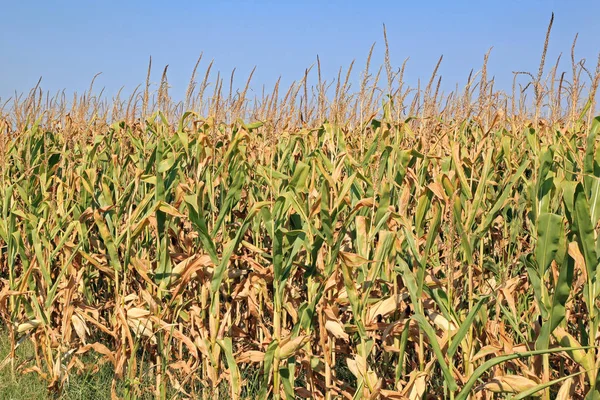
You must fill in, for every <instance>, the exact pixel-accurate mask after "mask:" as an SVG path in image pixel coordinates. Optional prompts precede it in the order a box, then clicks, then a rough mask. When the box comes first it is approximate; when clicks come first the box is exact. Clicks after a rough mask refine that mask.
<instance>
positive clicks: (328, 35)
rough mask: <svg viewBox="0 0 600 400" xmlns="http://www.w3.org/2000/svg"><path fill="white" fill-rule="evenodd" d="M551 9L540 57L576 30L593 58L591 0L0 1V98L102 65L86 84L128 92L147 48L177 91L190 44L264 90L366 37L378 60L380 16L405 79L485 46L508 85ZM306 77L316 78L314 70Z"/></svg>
mask: <svg viewBox="0 0 600 400" xmlns="http://www.w3.org/2000/svg"><path fill="white" fill-rule="evenodd" d="M552 11H554V12H555V15H556V17H555V23H554V29H553V33H552V37H551V42H550V51H549V54H548V64H553V63H554V62H555V60H556V57H557V56H558V54H559V53H560V52H563V53H564V55H563V63H562V68H563V69H564V70H567V71H569V70H570V65H569V64H568V61H569V52H570V48H571V43H572V41H573V38H574V36H575V34H576V33H579V39H578V47H577V56H578V57H585V58H587V60H588V63H587V65H588V67H589V68H590V69H593V68H595V65H596V60H597V56H598V52H600V41H598V32H597V28H594V27H595V26H596V27H597V23H598V20H597V18H598V15H600V2H598V1H588V0H578V1H576V2H572V1H566V0H565V1H558V0H545V1H542V0H502V1H501V0H497V1H487V0H482V1H464V0H463V1H459V0H457V1H432V0H429V1H424V0H422V1H411V2H407V1H384V0H382V1H378V2H369V3H368V4H367V3H366V2H360V1H350V0H347V1H339V0H336V1H313V0H306V1H302V2H299V1H298V2H292V1H272V0H255V1H233V0H229V1H213V2H202V1H169V2H167V1H152V0H148V1H138V0H127V1H123V0H121V1H112V0H105V1H73V0H55V1H39V0H36V1H8V0H5V1H3V4H2V23H1V24H0V61H1V62H0V77H1V79H0V98H2V99H4V100H6V99H7V98H8V97H11V96H13V94H14V93H15V91H17V92H27V91H28V90H29V89H31V88H32V87H33V86H35V84H36V83H37V81H38V79H39V77H40V76H42V77H43V80H42V88H43V89H44V90H49V91H51V92H56V91H59V90H61V89H66V90H67V93H72V92H73V91H78V92H81V91H83V90H85V89H87V87H88V86H89V83H90V81H91V79H92V77H93V76H94V75H95V74H96V73H98V72H102V75H101V76H100V77H99V78H98V79H97V81H96V89H97V90H100V89H101V88H105V93H107V94H108V95H109V96H112V95H114V94H115V93H116V92H117V91H118V89H119V88H120V87H121V86H124V87H125V88H124V92H125V93H130V92H131V90H132V89H133V88H135V86H137V85H138V84H140V83H143V82H144V80H145V75H146V68H147V65H148V57H149V56H150V55H151V56H152V57H153V67H154V70H153V75H152V81H153V82H157V81H159V80H160V76H161V72H162V69H163V68H164V66H165V65H166V64H169V74H168V76H169V82H170V84H171V86H172V89H171V94H172V95H174V96H175V97H182V96H183V95H184V93H185V88H186V85H187V82H188V81H189V78H190V75H191V71H192V69H193V66H194V64H195V62H196V59H197V57H198V56H199V54H200V53H202V52H203V53H204V59H203V62H202V64H201V67H200V71H201V72H200V73H201V74H203V72H204V68H205V67H206V66H207V65H208V62H209V61H210V60H212V59H214V60H215V64H214V68H213V71H215V72H216V71H217V70H218V71H221V72H222V73H223V74H225V75H226V76H229V75H230V73H231V70H232V69H233V68H234V67H236V68H237V71H236V78H237V79H236V81H235V82H236V85H239V86H243V84H244V83H245V80H246V78H247V76H248V74H249V72H250V71H251V70H252V68H253V67H254V66H256V67H257V71H256V73H255V75H254V79H253V83H254V84H253V88H254V89H256V90H258V89H259V88H260V87H261V85H263V84H264V85H266V87H267V88H271V87H272V86H273V84H274V82H275V81H276V79H277V78H278V77H279V76H282V82H283V83H284V84H289V83H290V82H292V81H294V80H299V79H301V78H302V76H303V73H304V70H305V68H306V67H308V66H310V65H311V64H313V63H314V62H315V60H316V56H317V55H319V57H320V59H321V64H322V71H323V76H324V78H326V79H332V78H334V77H335V76H336V75H337V71H338V69H339V67H341V66H343V67H348V66H349V65H350V62H351V61H352V60H354V59H355V60H356V68H355V71H356V72H357V74H356V76H358V73H360V71H362V69H363V68H364V65H365V60H366V57H367V54H368V51H369V48H370V46H371V45H372V44H373V43H374V42H376V43H377V45H376V51H375V53H374V58H373V62H374V64H379V63H381V62H382V61H383V50H384V43H383V34H382V24H383V23H385V24H386V26H387V32H388V39H389V42H390V51H391V61H392V64H393V65H394V66H395V67H400V65H401V64H402V62H403V60H404V59H405V58H407V57H410V60H409V63H408V67H407V70H406V80H407V81H408V82H409V83H410V84H413V85H414V84H416V83H417V79H419V78H421V79H422V80H425V81H426V80H428V78H429V76H430V74H431V72H432V70H433V68H434V66H435V64H436V62H437V59H438V58H439V56H440V55H442V54H443V55H444V61H443V64H442V66H441V69H440V73H441V74H442V76H443V82H444V84H443V88H444V89H446V90H452V89H453V88H454V87H455V85H456V84H457V83H458V84H460V85H461V86H463V85H464V84H465V82H466V79H467V76H468V74H469V71H470V70H471V69H475V70H478V69H480V67H481V64H482V60H483V56H484V54H485V53H486V52H487V50H488V49H489V48H490V47H492V46H493V47H494V49H493V50H492V54H491V57H490V67H489V70H490V74H492V75H495V76H496V78H497V82H498V85H499V87H502V88H505V89H509V88H510V85H511V82H512V73H511V71H515V70H528V71H532V72H533V71H537V67H538V63H539V59H540V54H541V51H542V47H543V41H544V35H545V30H546V26H547V24H548V21H549V18H550V14H551V12H552ZM313 82H314V80H313Z"/></svg>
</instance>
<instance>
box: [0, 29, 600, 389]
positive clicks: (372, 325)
mask: <svg viewBox="0 0 600 400" xmlns="http://www.w3.org/2000/svg"><path fill="white" fill-rule="evenodd" d="M548 34H549V32H548ZM386 45H387V43H386ZM546 48H547V43H546V47H545V48H544V52H543V55H542V60H541V63H540V70H539V73H536V74H530V73H517V74H515V80H514V82H515V83H514V86H513V91H512V93H504V92H502V91H498V90H496V89H495V88H494V81H493V79H490V78H489V77H488V76H487V56H486V57H485V59H484V64H483V67H482V68H481V71H480V72H479V73H477V74H472V75H471V76H470V77H469V80H468V83H467V85H466V87H465V88H464V90H462V91H457V92H453V93H449V94H444V93H442V92H441V90H440V82H441V78H440V77H439V75H438V67H439V63H438V66H436V68H435V70H434V72H433V74H432V76H431V79H430V80H429V82H428V84H427V85H426V86H424V87H418V88H409V87H408V86H407V85H406V84H405V83H404V81H403V74H404V66H402V67H401V68H399V69H397V70H396V69H394V68H393V67H392V66H391V65H390V63H389V56H388V55H387V51H386V62H385V63H384V65H383V67H382V68H380V69H378V70H375V71H373V73H371V72H370V61H371V56H370V55H369V58H368V61H367V65H366V67H365V72H364V73H363V74H362V80H361V82H360V85H359V87H358V88H357V89H353V88H352V86H351V84H350V82H349V76H350V73H351V70H352V68H353V65H352V66H351V67H350V69H349V70H348V71H346V72H343V71H341V70H340V75H339V76H338V78H337V79H336V80H334V81H333V82H327V81H324V80H322V78H321V73H320V65H319V64H317V65H316V66H315V67H314V69H313V70H307V71H306V75H305V76H304V78H303V79H302V80H300V81H299V82H297V83H295V84H293V85H292V86H291V87H290V88H289V90H287V92H285V93H284V92H283V91H281V93H280V88H279V84H277V85H276V86H275V89H274V91H273V92H272V93H269V94H264V95H263V96H262V97H260V98H251V97H250V96H249V95H248V87H249V85H250V79H249V80H248V85H246V88H245V89H244V90H242V91H237V92H234V91H233V90H232V89H231V87H230V88H229V91H228V90H227V85H228V82H227V80H225V81H224V78H222V77H221V76H220V75H217V77H216V79H215V80H214V81H211V78H210V76H212V75H210V71H211V65H209V66H208V67H207V68H206V69H207V71H206V75H205V77H204V79H203V80H201V81H200V83H199V84H198V83H197V82H196V76H197V73H196V72H197V68H195V69H194V72H193V75H192V79H191V82H190V85H189V89H188V91H187V93H186V96H185V99H184V100H183V101H182V102H175V101H174V100H173V99H172V97H171V96H170V94H169V91H168V89H169V86H168V81H167V70H166V69H165V71H164V73H163V78H162V81H161V83H160V85H158V87H156V88H154V87H153V86H152V85H151V84H150V73H151V69H150V68H149V70H148V81H147V83H146V86H145V87H143V90H142V91H141V92H137V91H136V92H134V94H133V95H132V96H131V97H130V98H128V99H125V100H121V99H120V98H119V97H117V98H116V99H114V101H111V102H108V101H106V100H103V98H102V97H99V96H95V95H94V94H93V93H94V92H93V88H92V87H90V90H89V91H88V92H86V93H84V94H83V95H80V96H75V97H74V98H73V99H71V100H68V99H66V98H65V96H64V95H60V94H59V95H57V96H55V97H50V96H46V95H44V93H43V92H42V91H41V89H39V88H38V87H36V88H35V89H34V90H32V91H31V93H30V94H29V96H27V97H25V98H17V99H13V100H12V101H11V102H8V103H5V104H4V105H3V108H2V109H1V110H0V139H1V141H2V143H1V144H0V159H1V183H0V214H1V216H0V249H1V251H0V319H1V320H2V323H3V325H4V326H5V329H4V332H5V333H4V334H6V335H8V336H9V338H10V341H11V354H9V356H8V357H7V358H6V359H4V360H0V368H9V369H12V370H13V371H15V373H34V374H37V375H39V377H40V379H43V380H44V381H46V382H47V385H48V390H49V391H50V392H51V393H55V394H60V392H61V390H63V389H64V387H66V386H67V385H68V384H69V377H70V376H74V375H76V374H81V373H84V372H90V371H91V372H93V371H95V370H97V369H98V368H99V366H100V365H105V364H108V365H110V367H111V368H112V369H113V371H114V379H113V383H112V395H113V398H126V399H133V398H157V399H166V398H202V399H213V398H232V399H246V398H273V399H295V398H317V399H327V400H330V399H380V398H381V399H410V400H416V399H424V398H429V399H438V398H449V399H457V400H459V399H467V398H472V399H491V398H498V396H508V397H510V398H512V399H523V398H528V397H530V396H532V397H538V398H544V399H550V398H558V399H569V398H573V399H584V398H585V399H600V374H598V370H599V368H600V355H598V351H597V347H598V345H599V341H598V339H599V337H598V332H599V327H600V237H599V233H600V230H599V227H598V222H599V221H600V147H599V146H598V141H599V136H600V117H598V118H594V117H595V114H594V111H595V110H596V104H595V99H596V97H597V88H598V84H599V83H600V63H599V66H598V67H596V68H595V70H593V69H592V70H591V71H590V70H589V68H587V67H586V66H585V63H584V62H579V61H576V59H575V57H574V55H573V59H572V67H573V68H572V72H570V73H561V72H560V71H559V70H558V68H557V67H553V68H549V71H548V68H545V55H546ZM573 54H574V50H573ZM440 61H441V60H440ZM199 63H200V60H199ZM557 65H558V64H557ZM196 67H198V65H196ZM315 73H317V74H318V82H317V83H315V84H314V85H311V83H310V82H309V80H310V77H311V76H312V75H313V74H315ZM250 78H251V77H250ZM211 82H212V83H211ZM523 82H524V83H523ZM224 85H225V87H224ZM333 88H335V89H334V90H333ZM26 341H27V342H31V343H33V345H34V349H35V356H34V357H32V358H31V359H28V360H20V361H19V362H17V360H16V358H15V356H14V354H15V351H16V349H17V348H18V347H19V346H20V345H22V343H24V342H26ZM90 359H93V360H94V362H89V360H90Z"/></svg>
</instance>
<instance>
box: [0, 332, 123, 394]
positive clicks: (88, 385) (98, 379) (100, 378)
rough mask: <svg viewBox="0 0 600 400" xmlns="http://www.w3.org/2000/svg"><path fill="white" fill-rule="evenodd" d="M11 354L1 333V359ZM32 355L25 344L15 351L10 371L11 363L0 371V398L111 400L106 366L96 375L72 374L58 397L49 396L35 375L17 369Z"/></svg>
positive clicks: (110, 373) (29, 346) (6, 339)
mask: <svg viewBox="0 0 600 400" xmlns="http://www.w3.org/2000/svg"><path fill="white" fill-rule="evenodd" d="M9 352H10V342H9V340H8V336H7V333H6V332H5V331H3V330H0V359H1V360H4V359H5V358H6V356H7V355H8V354H9ZM33 356H34V353H33V346H32V344H31V342H29V341H24V342H23V343H22V344H21V346H19V347H18V348H17V350H16V359H15V362H14V367H15V369H16V371H12V368H11V364H8V365H6V366H5V367H4V368H2V369H1V370H0V399H3V400H20V399H23V400H37V399H40V400H41V399H61V400H62V399H64V400H84V399H107V398H110V385H111V380H112V371H111V368H110V367H109V366H108V365H104V366H102V367H100V370H99V371H98V372H96V373H88V374H73V375H71V376H70V377H69V382H68V384H67V385H66V386H65V391H64V392H63V393H62V394H61V395H60V396H52V395H51V394H49V392H48V389H47V387H46V383H45V382H44V381H43V380H42V379H41V378H40V377H39V375H37V374H35V373H28V374H23V373H22V372H21V371H20V370H19V369H18V366H19V364H20V363H22V362H23V361H25V360H28V359H30V358H31V357H33Z"/></svg>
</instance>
